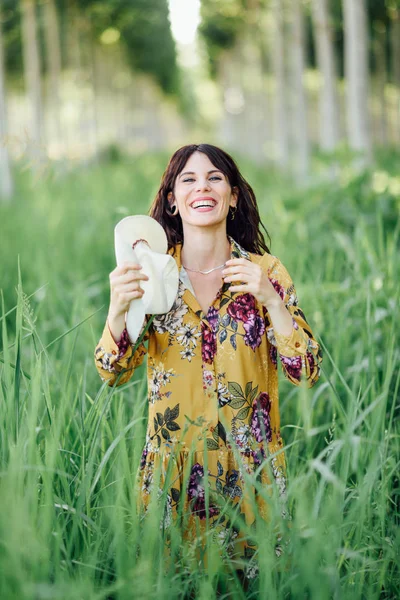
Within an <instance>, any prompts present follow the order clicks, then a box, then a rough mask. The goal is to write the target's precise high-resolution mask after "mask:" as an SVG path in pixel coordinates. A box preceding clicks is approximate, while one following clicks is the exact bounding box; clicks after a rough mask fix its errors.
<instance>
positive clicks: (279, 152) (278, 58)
mask: <svg viewBox="0 0 400 600" xmlns="http://www.w3.org/2000/svg"><path fill="white" fill-rule="evenodd" d="M272 17H273V28H274V32H273V34H272V36H271V38H272V47H271V49H270V52H271V64H272V71H273V76H274V82H275V94H274V97H273V114H274V145H275V152H276V160H277V163H278V165H279V166H280V167H287V165H288V163H289V140H288V121H289V119H288V110H287V109H288V107H287V88H286V77H285V50H284V48H285V43H284V18H283V2H282V0H273V2H272Z"/></svg>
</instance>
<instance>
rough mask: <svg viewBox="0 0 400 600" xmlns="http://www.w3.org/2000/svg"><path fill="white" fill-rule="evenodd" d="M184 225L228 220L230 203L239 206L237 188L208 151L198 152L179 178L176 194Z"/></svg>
mask: <svg viewBox="0 0 400 600" xmlns="http://www.w3.org/2000/svg"><path fill="white" fill-rule="evenodd" d="M168 200H169V201H170V203H171V205H174V204H176V206H177V208H178V212H179V214H180V216H181V218H182V224H183V225H185V224H187V225H196V226H199V227H205V226H210V225H217V224H219V223H222V222H224V221H225V220H226V217H227V215H228V212H229V207H230V206H236V203H237V188H234V189H233V190H232V188H231V186H230V184H229V181H228V179H227V177H226V176H225V175H224V173H223V172H222V171H219V170H218V169H217V168H216V167H215V166H214V165H213V164H212V162H211V161H210V159H209V158H208V156H207V155H206V154H203V153H202V152H194V153H193V154H192V155H191V157H190V158H189V160H188V161H187V163H186V165H185V167H184V168H183V170H182V172H181V173H179V175H178V177H177V178H176V181H175V187H174V193H173V194H172V193H170V194H168Z"/></svg>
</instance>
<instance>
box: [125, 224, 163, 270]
mask: <svg viewBox="0 0 400 600" xmlns="http://www.w3.org/2000/svg"><path fill="white" fill-rule="evenodd" d="M114 238H115V252H116V258H117V264H120V263H121V262H122V261H124V260H130V257H131V256H132V255H131V253H130V250H132V244H134V243H135V242H137V241H138V240H145V241H146V242H147V243H148V245H149V247H150V248H151V250H153V251H154V252H159V253H160V254H165V253H166V252H167V250H168V240H167V236H166V233H165V231H164V229H163V228H162V227H161V225H160V224H159V223H158V222H157V221H156V220H155V219H153V218H152V217H148V216H147V215H133V216H130V217H125V218H124V219H122V220H121V221H119V223H117V225H116V226H115V229H114Z"/></svg>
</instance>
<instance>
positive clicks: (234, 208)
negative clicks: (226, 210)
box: [230, 206, 237, 221]
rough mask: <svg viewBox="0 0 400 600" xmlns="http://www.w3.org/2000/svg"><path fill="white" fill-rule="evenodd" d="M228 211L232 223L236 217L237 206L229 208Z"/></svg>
mask: <svg viewBox="0 0 400 600" xmlns="http://www.w3.org/2000/svg"><path fill="white" fill-rule="evenodd" d="M230 210H231V221H233V220H234V218H235V216H236V211H237V206H231V207H230Z"/></svg>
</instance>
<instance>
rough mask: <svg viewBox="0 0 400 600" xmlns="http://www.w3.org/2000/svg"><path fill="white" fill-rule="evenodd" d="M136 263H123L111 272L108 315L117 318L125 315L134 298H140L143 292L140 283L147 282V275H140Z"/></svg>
mask: <svg viewBox="0 0 400 600" xmlns="http://www.w3.org/2000/svg"><path fill="white" fill-rule="evenodd" d="M141 268H142V267H141V266H140V265H138V264H137V263H133V262H127V261H125V262H124V263H123V264H122V265H120V266H119V267H115V269H114V270H113V271H111V273H110V275H109V278H110V308H109V315H112V316H113V317H114V318H117V317H119V316H121V315H125V312H126V311H127V310H128V309H129V305H130V303H131V301H132V300H134V299H135V298H142V296H143V294H144V290H143V289H142V288H141V287H140V282H141V281H148V279H149V278H148V277H147V275H145V274H144V273H141V272H140V270H141Z"/></svg>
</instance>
